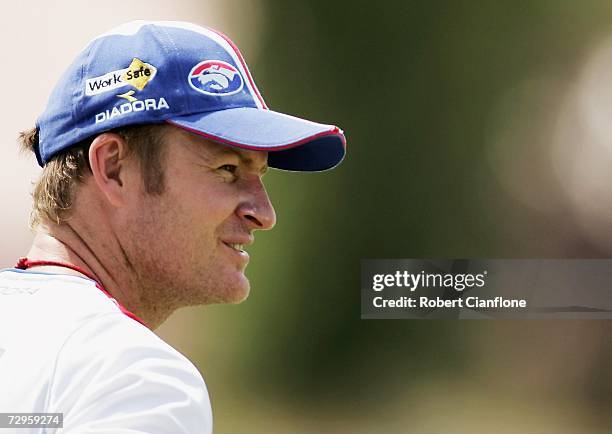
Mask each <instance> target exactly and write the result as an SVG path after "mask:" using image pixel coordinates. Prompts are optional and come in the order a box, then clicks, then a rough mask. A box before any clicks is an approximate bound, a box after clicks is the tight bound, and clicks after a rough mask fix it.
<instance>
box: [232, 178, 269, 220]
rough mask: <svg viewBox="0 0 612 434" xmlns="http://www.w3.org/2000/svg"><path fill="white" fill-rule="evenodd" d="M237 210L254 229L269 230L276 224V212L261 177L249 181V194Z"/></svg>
mask: <svg viewBox="0 0 612 434" xmlns="http://www.w3.org/2000/svg"><path fill="white" fill-rule="evenodd" d="M237 212H238V215H239V216H240V218H242V219H243V220H245V221H246V222H247V223H248V225H249V227H250V228H251V229H252V230H257V229H261V230H268V229H272V228H273V227H274V225H275V224H276V212H275V211H274V207H273V206H272V202H271V201H270V197H269V196H268V193H267V192H266V188H265V187H264V185H263V182H262V181H261V179H259V178H258V179H257V180H253V181H251V182H249V186H248V195H246V198H245V200H244V201H243V202H242V203H241V204H240V206H239V207H238V210H237Z"/></svg>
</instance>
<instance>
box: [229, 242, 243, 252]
mask: <svg viewBox="0 0 612 434" xmlns="http://www.w3.org/2000/svg"><path fill="white" fill-rule="evenodd" d="M225 245H227V246H229V247H231V248H232V249H234V250H237V251H239V252H244V244H235V243H225Z"/></svg>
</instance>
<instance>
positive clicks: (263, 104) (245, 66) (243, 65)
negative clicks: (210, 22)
mask: <svg viewBox="0 0 612 434" xmlns="http://www.w3.org/2000/svg"><path fill="white" fill-rule="evenodd" d="M206 28H207V29H208V30H210V31H211V32H214V33H216V34H217V35H219V36H221V37H222V38H223V39H225V41H226V42H227V43H228V44H230V46H231V47H232V49H233V50H234V52H235V53H236V55H237V56H238V60H240V63H241V64H242V67H243V68H244V71H245V72H246V75H247V79H248V80H249V83H250V84H251V87H252V88H253V90H254V91H255V96H257V99H258V100H259V102H261V105H262V106H263V108H264V109H265V110H268V106H267V105H266V102H265V101H264V99H263V97H262V96H261V93H259V89H257V86H256V85H255V81H254V80H253V77H251V71H249V67H248V66H247V64H246V62H245V61H244V57H242V53H241V52H240V50H239V49H238V47H237V46H236V44H234V42H233V41H232V40H231V39H230V38H228V37H227V36H225V35H224V34H223V33H221V32H220V31H218V30H216V29H212V28H210V27H206Z"/></svg>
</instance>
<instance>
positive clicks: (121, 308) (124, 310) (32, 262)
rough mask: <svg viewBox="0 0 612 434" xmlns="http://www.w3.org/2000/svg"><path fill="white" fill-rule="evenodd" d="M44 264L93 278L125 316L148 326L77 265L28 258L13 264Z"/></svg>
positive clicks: (22, 267) (36, 265)
mask: <svg viewBox="0 0 612 434" xmlns="http://www.w3.org/2000/svg"><path fill="white" fill-rule="evenodd" d="M44 266H52V267H64V268H69V269H71V270H74V271H76V272H77V273H81V274H83V275H84V276H87V277H88V278H90V279H91V280H93V281H94V282H95V284H96V288H98V289H99V290H100V291H102V292H103V293H104V294H105V295H106V296H107V297H108V298H110V299H111V300H112V301H113V302H114V303H115V304H116V305H117V307H118V308H119V310H120V311H121V312H122V313H123V314H125V315H126V316H129V317H130V318H132V319H133V320H135V321H138V322H139V323H140V324H142V325H143V326H145V327H147V328H149V326H148V325H146V324H145V322H144V321H143V320H141V319H140V318H139V317H138V316H136V315H135V314H133V313H132V312H130V311H129V310H127V309H126V308H125V307H123V306H122V305H121V303H119V302H118V301H117V300H116V299H115V298H114V297H113V296H112V295H111V294H110V293H109V292H108V291H107V290H106V289H105V288H104V287H103V286H102V284H101V283H100V282H98V280H97V279H96V278H95V277H94V276H93V275H92V274H90V273H89V272H87V271H85V270H83V269H82V268H81V267H79V266H77V265H73V264H70V263H68V262H58V261H30V260H29V259H28V258H19V261H17V264H16V265H15V268H18V269H20V270H27V269H28V268H32V267H44Z"/></svg>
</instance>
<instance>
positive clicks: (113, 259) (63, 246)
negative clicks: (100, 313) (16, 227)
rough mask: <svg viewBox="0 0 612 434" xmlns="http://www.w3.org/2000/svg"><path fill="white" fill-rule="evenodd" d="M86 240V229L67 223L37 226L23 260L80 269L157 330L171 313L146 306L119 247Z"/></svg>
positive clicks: (112, 242) (110, 242) (48, 268)
mask: <svg viewBox="0 0 612 434" xmlns="http://www.w3.org/2000/svg"><path fill="white" fill-rule="evenodd" d="M88 238H89V237H87V231H86V230H83V228H78V231H77V228H74V227H73V225H71V224H69V223H63V224H59V225H56V224H52V223H51V224H49V223H45V224H41V225H39V227H38V228H37V231H36V235H35V237H34V241H33V243H32V247H31V248H30V251H29V252H28V254H27V258H28V259H29V260H30V261H53V262H63V263H69V264H72V265H75V266H76V267H79V268H81V269H83V270H84V271H85V272H87V273H89V274H90V275H91V276H92V277H94V278H95V279H96V281H97V282H98V283H99V284H100V285H102V286H103V287H104V289H106V291H108V292H109V293H110V294H111V295H112V296H113V298H115V299H116V300H117V302H119V303H120V304H121V305H122V306H124V307H125V308H126V309H127V310H129V311H130V312H132V313H133V314H135V315H136V316H138V317H139V318H141V319H142V320H143V321H144V322H145V323H146V324H147V325H148V326H149V327H150V328H151V329H155V328H157V327H158V326H159V325H160V324H161V323H163V322H164V321H165V319H166V318H167V317H168V316H169V315H170V313H171V311H166V310H164V311H162V312H160V311H159V309H158V306H147V302H146V301H145V300H144V299H145V298H146V297H143V295H144V294H143V288H140V285H139V282H138V278H137V273H136V272H135V270H133V269H131V268H130V264H129V261H127V260H122V259H123V255H122V254H121V252H120V250H121V248H120V246H118V245H117V244H118V243H117V242H116V240H114V239H112V237H107V238H100V236H99V235H96V237H92V239H93V238H96V239H104V240H105V242H103V243H100V244H99V245H95V246H94V245H92V243H91V241H89V239H88ZM117 250H119V251H117ZM41 268H43V269H44V270H46V271H51V272H54V273H60V274H69V275H77V276H79V275H82V274H81V273H79V272H78V271H75V270H72V269H69V268H65V267H58V266H53V265H45V266H43V267H41Z"/></svg>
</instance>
